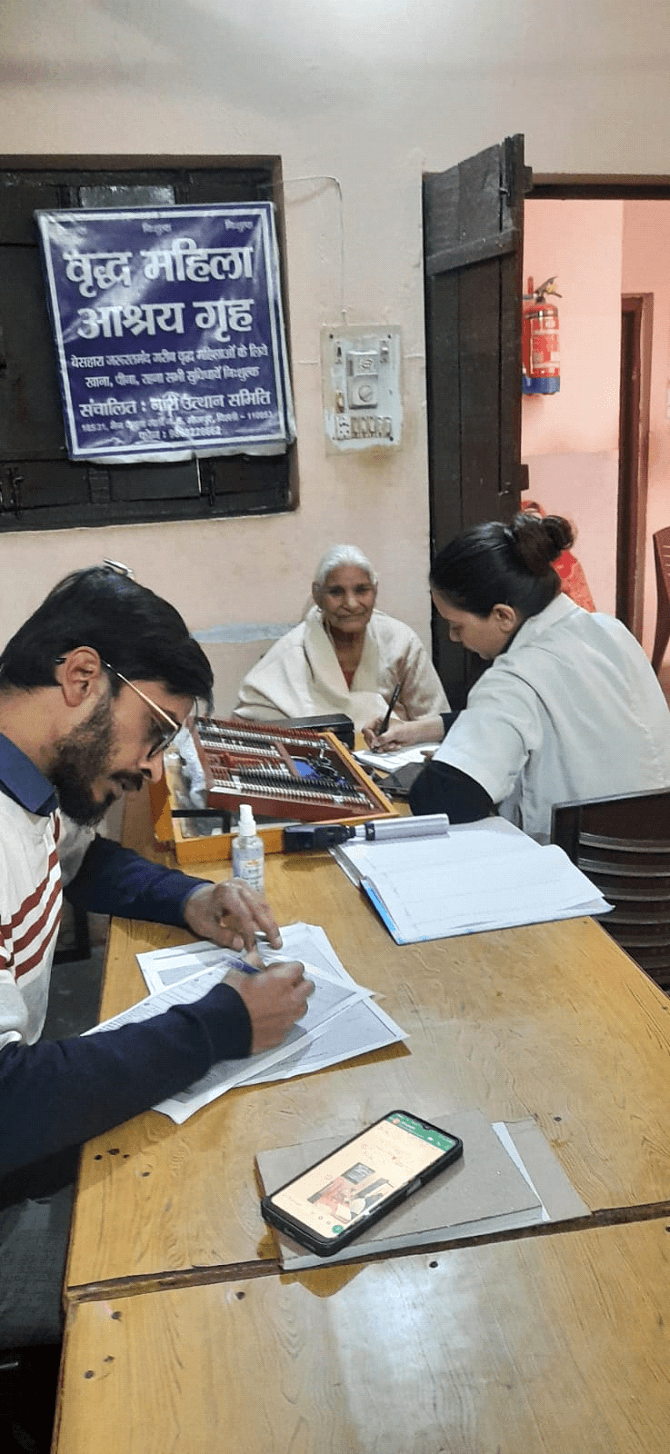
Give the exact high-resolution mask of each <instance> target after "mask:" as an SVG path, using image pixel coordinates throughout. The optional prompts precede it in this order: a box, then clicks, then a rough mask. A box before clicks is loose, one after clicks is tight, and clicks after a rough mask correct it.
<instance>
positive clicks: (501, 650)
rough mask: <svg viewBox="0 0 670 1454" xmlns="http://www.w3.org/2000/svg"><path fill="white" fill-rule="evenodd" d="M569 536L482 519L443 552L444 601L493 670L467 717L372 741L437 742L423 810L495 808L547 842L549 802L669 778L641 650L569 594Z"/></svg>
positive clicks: (554, 526)
mask: <svg viewBox="0 0 670 1454" xmlns="http://www.w3.org/2000/svg"><path fill="white" fill-rule="evenodd" d="M572 543H573V532H572V527H571V526H570V525H569V523H568V521H567V520H563V519H562V518H561V517H560V516H551V515H548V516H546V517H545V518H544V519H542V520H540V519H536V518H534V517H533V516H531V515H524V514H519V515H516V516H515V517H514V520H513V521H512V523H511V524H510V525H509V526H505V525H501V524H499V523H498V522H497V521H492V522H490V523H489V524H486V525H478V526H475V527H474V528H473V529H471V530H466V531H464V532H463V534H462V535H459V536H457V537H456V539H455V540H452V541H451V543H450V544H449V545H447V546H445V548H444V549H443V550H442V551H440V553H439V555H438V556H437V558H436V560H435V563H434V565H433V568H432V571H431V577H430V581H431V590H432V595H433V601H434V603H435V607H436V609H437V611H438V612H439V614H440V615H441V616H442V617H443V619H444V620H445V621H446V622H447V624H448V627H449V635H450V637H451V640H452V641H459V642H460V643H461V644H462V645H463V646H464V647H466V648H467V649H468V650H470V651H474V652H476V653H477V654H478V655H479V656H481V657H483V658H484V660H486V661H490V662H491V666H490V667H489V669H488V670H487V671H486V672H485V673H484V675H483V676H482V677H481V679H480V680H479V681H478V682H477V683H476V684H475V686H474V687H473V688H472V690H471V691H470V694H469V696H468V701H467V706H466V708H465V710H464V711H463V712H460V713H454V714H451V715H449V716H447V717H445V718H442V717H439V716H436V715H433V716H430V717H426V718H424V719H423V721H421V722H413V723H409V724H391V726H390V727H389V730H388V731H387V732H385V733H384V734H383V735H382V736H381V737H377V736H376V734H375V724H374V723H373V724H371V726H369V727H368V728H367V729H366V734H365V735H366V737H367V739H368V741H369V742H370V743H371V744H372V745H373V746H377V745H379V746H381V747H384V748H386V749H387V750H388V749H389V748H393V747H399V746H409V745H410V744H412V743H419V742H426V743H427V742H440V746H439V747H438V748H437V751H436V752H435V754H434V756H433V757H432V759H431V761H430V763H429V764H428V766H427V767H426V768H425V769H424V770H423V772H422V773H421V774H420V776H419V777H418V778H417V780H416V782H415V784H414V787H413V789H412V795H411V798H410V803H411V807H412V811H413V812H414V813H436V812H446V813H448V814H449V816H450V817H451V819H452V821H453V822H471V821H473V820H474V819H476V818H481V817H485V816H486V815H487V814H489V813H491V812H494V811H496V810H498V811H500V812H501V813H502V815H503V816H504V817H507V818H510V819H511V820H512V821H513V822H515V823H517V824H518V825H519V826H520V827H521V828H523V829H524V830H525V831H526V832H527V833H530V834H531V835H532V836H533V837H535V838H538V839H539V840H540V841H544V842H546V841H547V840H548V838H549V834H550V828H551V809H552V806H553V804H554V803H560V802H566V801H569V800H571V799H585V798H598V797H606V796H619V795H622V794H624V793H635V792H645V791H649V792H651V791H654V790H656V789H659V788H664V787H668V786H670V713H669V712H668V708H667V705H666V702H665V698H664V696H663V693H662V691H661V688H660V686H659V684H658V682H657V680H656V676H655V675H654V672H653V670H652V668H651V665H650V663H649V661H648V659H647V657H646V656H645V654H644V652H643V650H642V648H641V647H640V646H639V645H638V643H637V641H636V640H635V639H634V637H633V636H631V634H630V632H629V631H627V630H626V627H625V626H623V625H622V623H621V622H620V621H616V620H615V619H614V618H613V617H610V616H605V615H602V614H601V613H599V612H595V613H593V614H592V613H590V612H587V611H584V610H582V609H581V607H579V606H577V605H575V603H574V602H573V601H571V600H570V599H569V598H568V597H567V596H565V595H562V594H561V593H560V582H559V578H558V576H557V574H556V572H555V570H554V569H553V566H552V562H553V561H555V560H556V559H557V558H558V556H559V555H560V553H561V551H563V550H565V549H567V548H569V547H570V545H572Z"/></svg>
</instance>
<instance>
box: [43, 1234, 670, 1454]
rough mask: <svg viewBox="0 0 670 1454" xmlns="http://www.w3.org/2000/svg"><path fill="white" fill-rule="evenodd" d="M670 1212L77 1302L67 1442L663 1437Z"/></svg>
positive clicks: (270, 1451) (383, 1453) (266, 1452)
mask: <svg viewBox="0 0 670 1454" xmlns="http://www.w3.org/2000/svg"><path fill="white" fill-rule="evenodd" d="M669 1326H670V1229H669V1228H668V1226H667V1223H666V1221H665V1220H662V1221H648V1222H637V1223H634V1224H629V1225H626V1226H618V1227H606V1228H592V1229H589V1230H588V1231H573V1232H568V1233H564V1234H562V1235H561V1234H557V1233H554V1234H552V1235H550V1236H547V1237H541V1238H524V1239H522V1240H520V1241H515V1242H505V1243H496V1244H491V1245H488V1246H478V1247H463V1248H459V1249H454V1248H452V1249H449V1250H448V1251H446V1252H441V1253H435V1254H432V1255H423V1254H422V1255H420V1256H413V1257H403V1258H397V1259H393V1260H390V1261H386V1262H377V1263H369V1264H367V1265H363V1264H358V1265H357V1266H349V1267H339V1268H337V1269H336V1268H332V1269H330V1270H328V1269H323V1270H322V1269H319V1270H318V1272H313V1273H303V1274H299V1275H297V1276H294V1277H291V1278H286V1277H278V1276H270V1277H265V1278H254V1279H251V1280H246V1281H244V1280H239V1281H238V1280H234V1281H229V1282H221V1283H214V1284H210V1285H209V1286H199V1287H182V1288H173V1289H170V1290H169V1291H161V1292H154V1293H144V1294H140V1295H137V1296H134V1297H127V1298H119V1299H116V1300H115V1299H114V1298H113V1297H110V1298H109V1299H106V1300H103V1301H97V1302H83V1303H79V1304H74V1305H73V1306H72V1308H71V1309H70V1313H69V1317H68V1326H67V1331H66V1341H65V1359H64V1372H63V1378H62V1386H61V1397H60V1402H59V1417H58V1422H57V1436H56V1443H55V1454H91V1451H92V1450H95V1454H117V1451H118V1450H123V1451H124V1454H166V1451H167V1450H169V1451H170V1454H214V1451H216V1454H218V1451H219V1450H221V1451H223V1450H230V1451H234V1454H311V1451H316V1450H318V1451H323V1454H446V1451H448V1454H540V1451H541V1454H666V1451H667V1448H668V1437H669V1429H670V1359H669V1358H668V1331H667V1330H668V1327H669Z"/></svg>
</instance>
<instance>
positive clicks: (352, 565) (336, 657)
mask: <svg viewBox="0 0 670 1454" xmlns="http://www.w3.org/2000/svg"><path fill="white" fill-rule="evenodd" d="M312 598H313V605H312V606H311V607H310V609H309V611H308V612H307V615H306V617H305V619H304V620H303V621H301V622H300V623H299V625H298V626H295V627H294V628H293V630H292V631H289V632H287V634H286V636H282V637H281V639H280V640H279V641H277V642H276V643H275V645H274V646H272V647H270V650H269V651H268V652H266V654H265V656H264V657H262V658H261V660H260V661H259V662H258V663H257V665H256V666H254V667H252V669H251V671H250V672H248V673H247V675H246V677H245V678H244V681H243V682H242V685H241V687H240V689H239V697H238V701H237V705H236V707H235V712H234V715H235V716H236V717H246V718H251V719H252V720H253V721H268V720H270V719H276V718H277V717H306V716H311V715H314V714H316V713H323V712H344V713H346V715H347V716H348V717H351V718H352V719H353V722H354V726H355V727H356V729H357V730H359V729H360V728H361V727H362V726H363V724H364V723H365V722H369V721H370V720H371V718H373V717H374V718H376V719H379V718H380V716H381V715H383V714H384V713H385V712H386V710H387V708H388V706H389V705H390V702H391V698H392V697H393V694H394V691H395V689H396V688H399V694H398V696H397V698H396V701H395V703H394V713H395V720H400V721H402V720H404V721H407V720H408V719H409V720H411V719H413V718H415V717H421V716H424V715H425V714H431V715H434V714H436V713H438V712H441V711H443V710H445V711H446V710H448V706H449V704H448V702H447V699H446V697H445V694H444V691H443V689H442V685H441V683H440V679H439V677H438V675H437V672H436V671H435V668H434V666H433V665H432V662H431V660H430V657H429V656H428V653H427V652H426V651H425V649H424V647H423V646H422V645H421V642H420V641H419V638H418V636H417V635H416V632H414V631H412V630H411V628H410V627H409V626H405V625H404V623H403V622H402V621H395V620H394V619H393V617H392V616H386V615H385V614H384V612H383V611H377V610H376V609H375V602H376V599H377V577H376V575H375V573H374V571H373V569H372V566H371V564H370V562H369V560H368V559H367V557H366V556H364V555H363V552H362V551H360V550H358V548H357V547H356V546H355V545H335V546H332V548H331V549H330V550H329V551H327V552H326V554H325V555H324V556H322V558H321V560H320V561H319V564H318V566H317V568H316V573H315V577H314V581H313V584H312Z"/></svg>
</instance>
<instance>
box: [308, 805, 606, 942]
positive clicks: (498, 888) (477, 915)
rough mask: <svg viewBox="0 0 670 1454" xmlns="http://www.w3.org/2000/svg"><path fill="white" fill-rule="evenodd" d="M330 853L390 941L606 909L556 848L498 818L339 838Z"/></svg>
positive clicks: (438, 936) (408, 939)
mask: <svg viewBox="0 0 670 1454" xmlns="http://www.w3.org/2000/svg"><path fill="white" fill-rule="evenodd" d="M330 851H331V853H332V855H333V857H334V858H335V859H336V860H337V862H338V863H339V864H340V866H341V867H342V868H343V869H344V871H345V873H346V874H348V876H349V878H351V880H352V882H353V883H356V884H359V885H360V887H361V888H362V889H363V890H364V891H365V893H366V894H367V895H368V897H369V898H370V900H371V902H372V903H373V904H374V906H375V908H376V909H377V912H378V913H379V915H380V917H381V919H382V920H383V922H384V923H385V925H386V927H387V929H388V930H389V932H390V933H391V934H392V935H393V938H394V939H395V941H396V944H414V943H417V942H418V941H419V940H425V939H445V938H448V937H450V936H451V935H454V934H472V933H477V932H481V931H483V930H486V929H507V928H511V927H513V926H514V925H518V924H537V923H541V922H542V921H544V920H548V919H567V918H574V917H577V916H579V915H582V914H603V913H606V912H607V911H608V909H610V908H611V905H610V904H608V903H607V901H606V900H605V899H604V898H603V896H602V894H601V893H599V891H598V890H597V889H596V888H595V886H594V885H593V884H592V883H591V881H590V879H588V878H587V877H586V875H585V874H583V873H582V872H581V871H580V869H578V868H575V866H574V864H572V863H571V862H570V859H569V858H568V856H567V854H566V853H564V852H563V849H562V848H558V847H557V846H556V845H555V844H546V845H544V846H542V845H540V844H539V843H536V842H535V840H534V839H533V838H529V837H528V836H527V835H526V834H525V833H522V832H521V831H520V829H518V828H515V827H514V825H513V824H512V823H508V822H507V821H506V819H504V818H485V819H483V820H482V821H481V822H479V823H462V824H458V825H456V826H452V827H450V828H449V832H448V834H447V835H444V836H438V837H431V838H426V839H421V838H411V839H407V840H405V841H401V840H398V841H396V842H385V843H367V842H353V843H345V844H341V845H338V846H337V847H336V848H332V849H331V850H330Z"/></svg>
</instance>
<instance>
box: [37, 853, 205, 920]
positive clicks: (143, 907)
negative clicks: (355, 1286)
mask: <svg viewBox="0 0 670 1454" xmlns="http://www.w3.org/2000/svg"><path fill="white" fill-rule="evenodd" d="M207 882H209V880H207V879H201V878H191V876H190V875H189V874H186V873H180V872H179V870H178V869H174V868H161V867H159V865H158V864H156V863H150V862H149V859H148V858H142V856H141V854H139V853H134V852H133V851H132V849H131V848H122V846H121V844H120V843H115V842H114V841H113V840H112V839H111V838H101V837H100V835H99V834H97V835H96V837H95V838H94V839H93V842H92V844H91V846H90V848H89V850H88V852H87V853H86V854H85V856H84V859H83V862H82V865H81V868H80V869H79V872H78V873H77V874H76V876H75V877H74V878H73V879H72V881H71V882H70V883H69V884H68V885H67V887H66V888H65V890H64V892H65V897H66V899H68V900H69V902H70V903H71V904H72V905H73V906H74V907H75V908H77V909H86V910H87V911H88V912H89V913H93V914H117V915H118V916H119V917H120V918H122V919H148V920H150V922H151V923H154V924H177V925H182V924H183V922H184V917H183V906H184V904H185V902H186V900H187V898H189V896H190V895H191V894H192V893H194V891H195V890H196V889H197V888H200V887H201V885H202V884H203V883H207Z"/></svg>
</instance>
